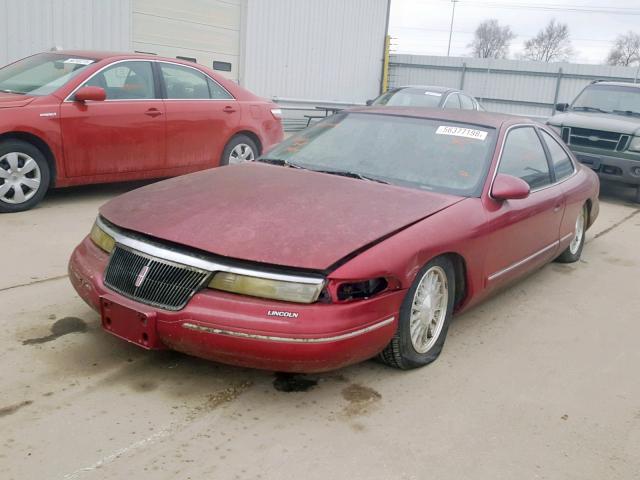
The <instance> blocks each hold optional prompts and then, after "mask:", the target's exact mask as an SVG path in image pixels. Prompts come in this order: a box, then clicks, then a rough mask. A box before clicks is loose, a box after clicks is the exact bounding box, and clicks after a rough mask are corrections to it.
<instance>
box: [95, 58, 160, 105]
mask: <svg viewBox="0 0 640 480" xmlns="http://www.w3.org/2000/svg"><path fill="white" fill-rule="evenodd" d="M83 86H90V87H101V88H103V89H104V91H105V92H106V94H107V100H141V99H147V98H155V96H156V94H155V88H154V83H153V70H152V68H151V63H150V62H122V63H117V64H115V65H112V66H110V67H107V68H105V69H104V70H102V71H101V72H98V73H97V74H96V75H94V76H93V77H91V78H90V79H89V80H88V81H87V82H86V83H85V84H84V85H83Z"/></svg>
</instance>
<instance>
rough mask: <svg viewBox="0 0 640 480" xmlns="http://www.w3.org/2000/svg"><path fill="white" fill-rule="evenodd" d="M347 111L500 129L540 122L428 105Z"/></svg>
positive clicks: (352, 109) (500, 114)
mask: <svg viewBox="0 0 640 480" xmlns="http://www.w3.org/2000/svg"><path fill="white" fill-rule="evenodd" d="M345 111H346V112H354V113H355V112H357V113H375V114H381V115H396V116H401V117H415V118H428V119H432V120H444V121H450V122H461V123H471V124H474V125H481V126H485V127H490V128H496V129H499V128H501V127H502V126H508V125H513V124H518V123H527V124H539V122H537V121H536V120H533V119H531V118H528V117H522V116H518V115H508V114H505V113H490V112H482V111H477V110H453V109H452V110H442V109H439V108H426V107H387V106H372V107H355V108H350V109H347V110H345Z"/></svg>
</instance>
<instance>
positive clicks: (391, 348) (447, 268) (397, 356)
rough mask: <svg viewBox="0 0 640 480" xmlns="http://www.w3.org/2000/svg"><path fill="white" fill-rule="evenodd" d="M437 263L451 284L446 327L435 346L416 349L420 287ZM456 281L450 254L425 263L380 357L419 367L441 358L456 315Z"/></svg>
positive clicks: (398, 364)
mask: <svg viewBox="0 0 640 480" xmlns="http://www.w3.org/2000/svg"><path fill="white" fill-rule="evenodd" d="M433 267H440V269H442V270H443V271H444V273H445V275H446V283H447V287H448V288H447V290H448V298H447V311H446V315H445V318H444V322H443V325H442V328H441V330H440V333H439V334H438V337H437V339H436V341H435V343H434V344H433V345H432V346H431V348H429V350H427V351H426V352H424V353H420V352H418V351H416V349H415V347H414V346H413V342H412V340H411V333H410V325H409V323H410V317H411V310H412V304H413V301H414V296H415V294H416V290H417V289H418V286H419V285H420V282H421V280H422V278H423V277H424V276H425V274H426V273H427V272H428V271H429V270H431V269H432V268H433ZM455 282H456V279H455V269H454V268H453V264H452V263H451V260H450V259H449V258H447V257H437V258H434V259H433V260H431V261H430V262H429V263H427V264H426V265H425V266H424V267H422V269H421V270H420V271H419V272H418V274H417V275H416V278H415V280H414V282H413V284H412V285H411V288H410V289H409V290H408V291H407V294H406V296H405V298H404V301H403V302H402V306H401V307H400V318H399V319H398V329H397V330H396V333H395V334H394V336H393V338H392V339H391V341H390V342H389V345H387V346H386V347H385V349H384V350H383V351H382V352H381V353H380V355H379V358H380V360H382V362H384V363H386V364H387V365H389V366H391V367H394V368H399V369H402V370H409V369H411V368H418V367H422V366H424V365H427V364H428V363H431V362H433V361H434V360H435V359H436V358H438V356H439V355H440V352H442V348H443V346H444V341H445V339H446V338H447V331H448V330H449V323H450V322H451V317H452V315H453V304H454V300H455V298H454V297H455V291H456V284H455Z"/></svg>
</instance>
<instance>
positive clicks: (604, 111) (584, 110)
mask: <svg viewBox="0 0 640 480" xmlns="http://www.w3.org/2000/svg"><path fill="white" fill-rule="evenodd" d="M571 110H578V111H582V112H600V113H611V112H608V111H607V110H603V109H601V108H598V107H573V108H572V109H571Z"/></svg>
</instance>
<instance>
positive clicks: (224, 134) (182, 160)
mask: <svg viewBox="0 0 640 480" xmlns="http://www.w3.org/2000/svg"><path fill="white" fill-rule="evenodd" d="M158 66H159V70H160V73H161V75H162V80H163V84H164V88H165V97H166V100H165V105H166V113H167V161H168V162H169V164H170V165H171V166H174V167H201V168H208V167H215V166H217V165H218V164H219V162H220V157H221V156H222V151H223V149H224V147H225V145H226V143H227V142H228V141H229V139H230V138H231V136H232V134H233V132H234V128H235V126H236V125H237V124H238V123H239V121H240V114H241V111H240V104H239V102H238V101H237V100H236V99H235V98H233V96H232V95H231V94H230V93H229V92H227V90H225V89H224V88H223V87H222V86H221V85H220V84H219V83H218V82H216V81H215V80H214V79H212V78H211V77H209V76H208V75H205V74H204V73H203V72H201V71H200V70H199V69H197V68H194V67H188V66H185V65H178V64H174V63H169V62H158Z"/></svg>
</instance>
